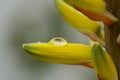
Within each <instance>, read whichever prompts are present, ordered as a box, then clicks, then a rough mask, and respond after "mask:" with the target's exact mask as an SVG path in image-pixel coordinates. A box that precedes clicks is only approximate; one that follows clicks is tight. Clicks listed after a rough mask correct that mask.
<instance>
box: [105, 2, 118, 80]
mask: <svg viewBox="0 0 120 80" xmlns="http://www.w3.org/2000/svg"><path fill="white" fill-rule="evenodd" d="M105 1H106V3H107V8H108V10H109V11H110V12H111V13H112V14H113V15H114V16H115V17H117V18H118V22H117V23H115V24H113V25H111V26H109V27H105V37H106V39H105V46H106V49H107V51H108V52H109V54H110V55H111V57H112V59H113V61H114V63H115V65H116V68H117V71H118V80H120V44H118V43H117V38H118V35H119V34H120V0H105Z"/></svg>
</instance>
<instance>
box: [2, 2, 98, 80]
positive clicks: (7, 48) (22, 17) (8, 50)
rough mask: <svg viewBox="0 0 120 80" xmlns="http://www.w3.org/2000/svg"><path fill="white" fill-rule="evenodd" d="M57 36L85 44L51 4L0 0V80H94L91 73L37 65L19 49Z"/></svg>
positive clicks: (79, 68)
mask: <svg viewBox="0 0 120 80" xmlns="http://www.w3.org/2000/svg"><path fill="white" fill-rule="evenodd" d="M68 14H69V13H68ZM58 36H59V37H63V38H65V39H66V40H67V41H69V42H74V43H85V44H88V38H87V37H86V36H84V35H82V34H80V33H79V32H77V31H76V30H74V29H73V28H72V27H70V25H69V24H67V23H66V22H65V21H64V19H63V18H62V16H61V15H60V14H59V12H58V11H57V9H56V7H55V4H54V0H0V80H97V79H96V75H95V73H94V70H92V69H89V68H85V67H82V66H72V65H71V66H68V65H62V64H53V63H47V62H42V61H37V60H35V59H33V58H32V57H31V56H30V55H28V54H27V53H26V52H25V51H24V50H23V48H22V44H23V43H30V42H36V41H42V42H48V41H49V40H50V39H52V38H54V37H58Z"/></svg>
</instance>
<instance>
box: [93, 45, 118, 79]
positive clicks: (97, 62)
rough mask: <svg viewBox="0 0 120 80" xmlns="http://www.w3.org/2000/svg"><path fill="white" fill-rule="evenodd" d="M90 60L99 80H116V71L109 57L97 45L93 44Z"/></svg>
mask: <svg viewBox="0 0 120 80" xmlns="http://www.w3.org/2000/svg"><path fill="white" fill-rule="evenodd" d="M92 59H93V65H94V68H95V70H96V72H97V74H98V76H99V78H100V80H118V77H117V70H116V67H115V65H114V63H113V61H112V59H111V57H110V56H109V55H108V53H107V52H106V51H105V49H103V48H102V46H101V45H100V44H99V43H94V45H93V47H92Z"/></svg>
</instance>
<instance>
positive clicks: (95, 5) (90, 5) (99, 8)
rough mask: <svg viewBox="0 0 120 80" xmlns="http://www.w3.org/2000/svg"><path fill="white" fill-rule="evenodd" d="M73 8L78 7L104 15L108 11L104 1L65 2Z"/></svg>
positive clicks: (72, 0) (76, 0)
mask: <svg viewBox="0 0 120 80" xmlns="http://www.w3.org/2000/svg"><path fill="white" fill-rule="evenodd" d="M64 1H65V2H67V3H68V4H70V5H72V6H78V7H81V8H84V9H88V10H91V11H94V12H99V13H103V12H105V11H106V3H105V2H104V1H103V0H64Z"/></svg>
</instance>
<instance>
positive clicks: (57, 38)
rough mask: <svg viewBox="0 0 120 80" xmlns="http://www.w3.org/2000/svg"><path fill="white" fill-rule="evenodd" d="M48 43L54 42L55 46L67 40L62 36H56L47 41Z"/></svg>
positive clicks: (61, 44)
mask: <svg viewBox="0 0 120 80" xmlns="http://www.w3.org/2000/svg"><path fill="white" fill-rule="evenodd" d="M49 43H50V44H54V45H56V46H63V45H65V44H67V41H66V40H65V39H64V38H61V37H56V38H53V39H52V40H50V41H49Z"/></svg>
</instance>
